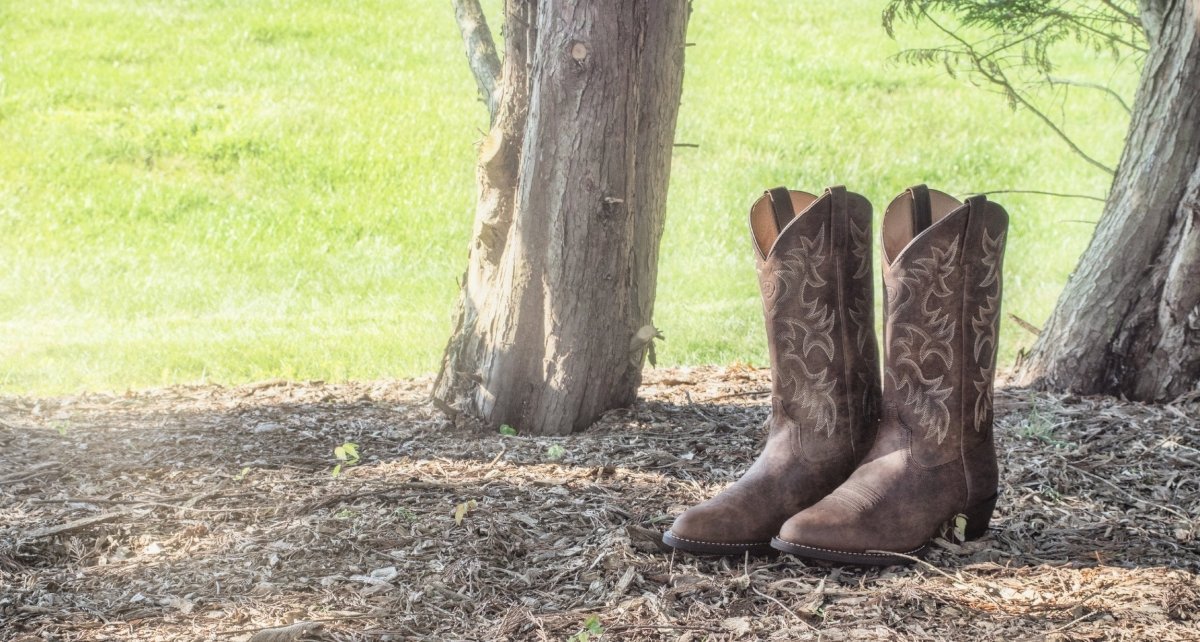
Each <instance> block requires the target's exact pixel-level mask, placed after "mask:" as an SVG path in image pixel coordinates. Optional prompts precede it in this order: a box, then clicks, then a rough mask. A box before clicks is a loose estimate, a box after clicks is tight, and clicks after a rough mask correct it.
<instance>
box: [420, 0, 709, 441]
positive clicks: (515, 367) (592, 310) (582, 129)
mask: <svg viewBox="0 0 1200 642" xmlns="http://www.w3.org/2000/svg"><path fill="white" fill-rule="evenodd" d="M687 17H688V3H687V2H686V1H685V0H669V1H655V0H594V1H591V2H570V1H567V0H540V1H539V2H536V3H532V2H511V1H510V2H508V3H507V8H506V25H508V27H507V28H506V34H508V36H509V42H507V43H506V57H505V63H504V72H503V78H502V86H503V88H504V96H503V98H502V100H501V105H500V111H499V115H498V118H497V123H496V126H495V127H493V129H492V131H491V133H490V134H489V136H488V138H487V140H485V142H484V144H483V145H482V146H481V149H480V171H479V190H480V192H479V194H480V195H479V206H478V210H477V214H476V228H475V240H474V242H473V245H472V248H471V258H470V264H469V267H468V270H467V275H466V279H465V281H464V290H463V297H462V302H461V304H460V310H459V319H458V327H457V328H456V330H455V335H454V337H452V339H451V342H450V345H449V346H448V347H447V352H446V356H445V359H444V362H443V366H442V371H441V373H440V374H439V377H438V381H437V383H436V384H435V388H434V398H435V399H436V400H438V401H439V402H440V404H441V405H442V406H443V407H444V408H448V409H453V410H454V411H461V412H467V413H469V414H473V415H476V416H479V417H481V418H482V419H483V420H484V421H485V423H486V424H488V425H492V426H495V425H499V424H505V423H507V424H510V425H513V426H515V427H517V428H518V429H519V430H521V431H522V432H530V433H541V434H551V433H566V432H570V431H573V430H578V429H581V428H583V427H586V426H587V425H590V424H591V423H592V422H593V421H594V420H595V419H596V418H597V417H598V416H599V415H600V414H601V413H603V412H604V411H606V410H609V409H612V408H615V407H620V406H624V405H628V404H629V403H631V402H632V401H633V399H634V397H635V395H636V391H637V386H638V383H639V382H640V377H641V374H640V373H641V365H642V364H641V355H640V354H638V355H637V358H631V356H630V353H629V342H630V339H631V338H632V337H633V336H634V334H635V333H636V332H637V330H638V329H639V328H641V327H642V326H644V325H647V324H649V323H650V322H651V318H652V315H653V305H654V287H655V279H656V277H657V262H658V260H657V259H658V245H659V240H660V239H661V237H662V229H663V221H664V214H665V205H666V188H667V178H668V176H669V173H670V159H671V149H672V139H673V134H674V130H675V119H676V114H677V112H678V106H679V97H680V92H681V89H682V79H683V52H684V36H685V32H686V26H687ZM514 36H515V37H514ZM513 40H522V41H523V42H521V43H519V44H517V45H516V48H517V51H515V52H514V51H513V42H512V41H513ZM514 59H516V60H514ZM519 61H523V62H524V64H519Z"/></svg>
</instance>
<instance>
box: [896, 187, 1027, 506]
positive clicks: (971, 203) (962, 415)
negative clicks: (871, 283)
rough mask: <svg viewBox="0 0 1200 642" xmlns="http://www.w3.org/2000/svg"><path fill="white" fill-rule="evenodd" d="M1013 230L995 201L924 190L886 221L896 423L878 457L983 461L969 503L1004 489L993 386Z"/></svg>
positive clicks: (972, 478) (901, 202) (975, 469)
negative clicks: (907, 453) (892, 453)
mask: <svg viewBox="0 0 1200 642" xmlns="http://www.w3.org/2000/svg"><path fill="white" fill-rule="evenodd" d="M922 192H923V193H922ZM922 226H923V227H922ZM1007 230H1008V215H1007V214H1006V213H1005V211H1004V209H1003V208H1001V207H1000V206H999V205H997V204H995V203H992V202H989V201H988V200H987V199H986V198H984V197H982V196H977V197H972V198H968V199H967V200H966V202H964V203H962V204H961V205H960V204H958V201H957V200H955V199H954V198H953V197H951V196H949V195H948V194H944V193H942V192H938V191H935V190H929V189H927V188H925V187H924V186H918V187H915V188H913V189H912V190H909V192H908V193H907V195H906V196H905V197H901V198H898V199H896V200H895V201H893V203H892V205H891V206H890V207H889V208H888V210H887V212H885V214H884V222H883V247H882V253H883V262H882V264H883V284H884V291H885V293H886V294H885V300H884V346H885V348H884V349H885V354H886V359H885V362H884V381H883V386H884V399H885V402H884V405H885V408H886V415H887V420H886V421H885V422H884V426H883V428H882V430H884V431H885V433H886V434H885V435H883V437H884V438H883V439H880V440H879V442H878V448H877V450H883V451H889V450H890V449H891V448H893V447H894V445H895V444H896V442H897V441H899V440H907V441H908V442H909V444H910V450H911V453H912V457H913V461H914V462H915V463H916V464H917V465H918V466H922V467H925V468H933V467H936V466H941V465H943V464H947V463H949V462H953V461H956V460H959V459H960V458H962V457H963V455H964V453H974V456H973V462H972V463H973V466H972V470H971V474H969V475H967V479H966V480H964V483H965V484H966V485H967V486H966V487H964V490H966V491H969V492H967V493H966V496H965V499H964V501H966V502H968V503H970V502H971V501H972V500H976V499H982V498H984V497H989V496H991V495H993V494H995V491H996V485H997V483H998V474H997V469H996V464H995V449H994V447H992V443H993V440H992V386H993V381H994V379H995V371H996V350H997V336H998V334H999V329H1000V296H1001V273H1002V269H1003V260H1004V243H1005V239H1006V236H1007ZM872 454H873V455H874V454H877V453H872ZM878 454H884V453H878Z"/></svg>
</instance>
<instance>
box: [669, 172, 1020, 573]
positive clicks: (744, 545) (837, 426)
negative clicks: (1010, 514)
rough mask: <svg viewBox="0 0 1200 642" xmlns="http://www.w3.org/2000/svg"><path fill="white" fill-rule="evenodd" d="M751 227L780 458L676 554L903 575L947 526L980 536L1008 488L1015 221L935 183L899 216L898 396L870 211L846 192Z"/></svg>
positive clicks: (891, 211)
mask: <svg viewBox="0 0 1200 642" xmlns="http://www.w3.org/2000/svg"><path fill="white" fill-rule="evenodd" d="M750 229H751V233H752V236H753V241H754V247H755V251H756V253H757V268H758V280H759V286H760V287H761V289H762V300H763V310H764V312H765V314H766V322H767V343H768V346H769V349H770V356H771V380H772V395H771V415H770V419H769V420H768V425H769V428H770V432H769V435H768V438H767V443H766V447H765V449H764V450H763V452H762V454H761V455H760V456H759V458H758V460H757V461H756V462H755V463H754V465H753V466H752V467H751V468H750V470H749V471H747V472H746V474H745V475H744V476H742V478H741V479H739V480H738V481H737V482H735V483H733V484H732V485H730V486H729V487H728V488H726V489H725V490H724V491H723V492H721V493H720V494H719V495H717V496H716V497H714V498H712V499H710V500H708V501H706V502H704V503H702V504H699V505H698V506H695V507H693V508H691V509H689V510H688V511H686V512H685V513H684V514H683V515H681V516H679V517H678V518H677V519H676V520H675V522H674V524H673V525H672V526H671V529H670V530H669V531H667V532H666V534H665V535H664V536H663V541H664V542H665V543H666V544H668V545H670V546H672V547H674V548H676V549H679V550H683V551H689V552H693V553H707V554H721V555H735V554H736V555H740V554H743V553H746V552H750V553H760V552H767V551H770V550H771V549H772V548H773V549H778V550H781V551H785V552H788V553H793V554H796V555H800V556H803V557H807V558H815V559H822V560H829V561H834V562H842V563H852V564H868V565H890V564H903V563H907V562H909V561H911V558H912V557H914V556H919V555H921V554H922V553H923V552H924V550H925V549H926V547H927V546H928V544H929V542H930V541H931V540H932V539H933V538H934V537H936V536H937V535H938V534H939V532H941V529H943V528H944V527H945V526H946V525H947V524H949V525H951V527H952V528H955V530H956V531H957V532H958V534H959V536H961V537H965V538H966V539H971V538H975V537H979V536H981V535H982V534H983V533H984V532H986V530H987V526H988V521H989V520H990V518H991V515H992V509H993V508H994V507H995V505H996V494H997V487H998V483H999V480H998V469H997V466H996V450H995V445H994V443H993V440H992V381H993V378H994V374H995V366H996V337H997V331H998V328H999V324H1000V271H1001V263H1002V261H1003V256H1004V240H1005V234H1006V231H1007V229H1008V215H1007V214H1006V213H1005V211H1004V209H1003V208H1002V207H1000V206H999V205H997V204H995V203H992V202H989V201H988V200H987V199H986V198H985V197H983V196H976V197H972V198H968V199H967V200H966V202H963V203H960V202H959V201H958V200H956V199H955V198H954V197H952V196H950V195H949V194H945V193H943V192H939V191H935V190H930V189H928V188H926V187H925V186H924V185H919V186H917V187H913V188H911V189H909V190H907V191H906V192H905V193H904V194H901V195H900V196H898V197H897V198H896V199H895V200H893V201H892V203H891V204H890V205H889V206H888V208H887V211H886V213H884V216H883V234H882V237H883V238H882V245H883V248H882V249H883V285H884V289H885V290H886V293H887V297H886V300H885V302H884V307H883V310H884V312H883V313H884V321H885V322H884V331H883V341H884V359H883V364H884V365H883V380H882V389H881V382H880V376H879V362H878V348H877V346H876V342H875V329H874V318H873V317H874V307H875V306H874V296H873V286H872V278H871V240H870V239H871V204H870V203H869V202H868V201H867V199H865V198H863V197H862V196H860V195H858V194H854V193H852V192H848V191H846V189H845V188H844V187H831V188H829V189H827V190H825V193H824V194H823V195H821V196H820V197H817V196H814V195H812V194H808V193H805V192H799V191H789V190H787V189H785V188H782V187H781V188H777V189H773V190H770V191H768V192H767V193H766V194H765V195H764V196H763V197H762V198H760V199H759V200H758V201H757V202H756V203H755V204H754V206H753V207H752V208H751V210H750ZM964 519H965V524H964V523H963V520H964Z"/></svg>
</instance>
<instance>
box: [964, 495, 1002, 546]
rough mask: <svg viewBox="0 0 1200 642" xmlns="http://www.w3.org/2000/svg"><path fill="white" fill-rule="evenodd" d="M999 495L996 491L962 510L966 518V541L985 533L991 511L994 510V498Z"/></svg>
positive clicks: (990, 518)
mask: <svg viewBox="0 0 1200 642" xmlns="http://www.w3.org/2000/svg"><path fill="white" fill-rule="evenodd" d="M999 497H1000V493H996V494H995V495H992V496H991V497H990V498H988V499H985V500H983V501H982V502H979V503H978V504H975V505H974V506H972V507H970V508H968V509H967V510H966V511H964V512H963V516H964V517H966V518H967V528H966V531H965V534H966V539H967V541H970V540H973V539H979V538H980V537H983V536H984V535H986V534H987V532H988V524H990V523H991V521H992V511H994V510H996V500H997V499H998V498H999Z"/></svg>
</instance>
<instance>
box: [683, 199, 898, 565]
mask: <svg viewBox="0 0 1200 642" xmlns="http://www.w3.org/2000/svg"><path fill="white" fill-rule="evenodd" d="M797 212H799V213H798V214H797ZM750 230H751V236H752V240H753V242H754V247H755V251H756V256H757V261H756V265H757V269H758V280H759V287H760V289H761V291H762V301H763V311H764V313H765V316H766V324H767V346H768V349H769V352H770V358H771V393H772V394H771V414H770V418H769V419H768V420H767V425H768V427H769V431H768V436H767V442H766V446H765V447H764V449H763V451H762V454H761V455H760V456H759V457H758V459H757V460H756V461H755V462H754V465H753V466H751V467H750V469H749V470H748V471H747V472H746V473H745V475H743V476H742V477H741V478H740V479H738V480H737V481H736V482H734V483H733V484H732V485H730V486H729V487H728V488H726V489H725V490H724V491H722V492H721V493H720V494H718V495H717V496H716V497H714V498H712V499H710V500H708V501H706V502H704V503H702V504H699V505H698V506H695V507H693V508H691V509H689V510H687V511H686V512H684V513H683V514H682V515H680V516H679V517H678V518H676V519H675V522H674V524H672V526H671V530H669V531H667V533H666V534H664V536H663V541H664V542H665V543H666V544H668V545H670V546H672V547H674V548H677V549H680V550H684V551H689V552H692V553H709V554H721V555H734V554H741V553H744V552H747V551H749V552H755V553H760V552H769V551H770V550H771V549H770V543H771V538H772V537H773V536H774V535H775V534H776V533H778V532H779V527H780V525H782V524H783V523H784V521H786V520H787V519H788V518H789V517H791V516H792V515H794V514H796V512H798V511H800V510H801V509H804V508H806V507H808V506H810V505H812V504H813V503H814V502H816V501H817V500H819V499H820V498H822V497H824V496H825V495H826V494H827V493H829V492H830V491H831V490H833V489H834V488H836V487H837V485H838V484H840V483H841V482H842V481H843V480H845V479H846V477H847V476H848V475H849V474H850V473H851V472H852V471H853V470H854V468H855V467H856V466H857V464H858V462H859V460H861V459H862V457H863V455H864V454H866V451H867V449H868V448H869V447H870V445H871V443H872V440H873V439H874V436H875V430H876V427H877V425H878V419H879V398H880V390H879V365H878V363H877V357H878V347H877V346H876V342H875V332H874V320H873V316H874V302H873V297H872V289H871V288H872V283H871V252H870V247H871V241H870V235H871V204H870V203H869V202H868V201H867V200H866V199H865V198H863V197H862V196H860V195H858V194H853V193H850V192H847V191H846V189H845V188H844V187H832V188H829V189H827V190H825V193H824V194H823V195H822V196H821V197H819V198H818V197H816V196H814V195H812V194H807V193H805V192H799V191H788V190H787V189H785V188H782V187H780V188H776V189H773V190H770V191H769V192H767V193H766V194H765V195H764V196H763V197H762V198H760V199H758V201H757V202H755V203H754V206H753V207H752V208H751V209H750Z"/></svg>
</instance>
